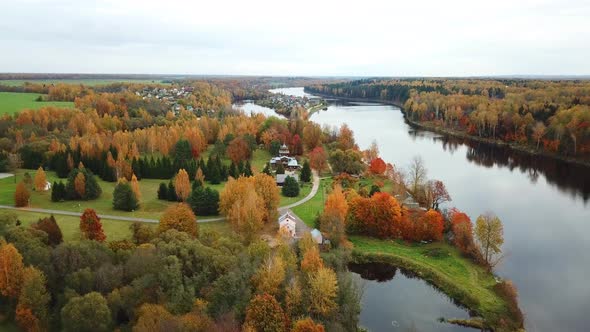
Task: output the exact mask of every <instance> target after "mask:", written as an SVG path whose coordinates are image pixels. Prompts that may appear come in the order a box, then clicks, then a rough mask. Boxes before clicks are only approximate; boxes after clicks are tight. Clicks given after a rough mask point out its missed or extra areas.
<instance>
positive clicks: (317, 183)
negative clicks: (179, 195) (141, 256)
mask: <svg viewBox="0 0 590 332" xmlns="http://www.w3.org/2000/svg"><path fill="white" fill-rule="evenodd" d="M319 187H320V178H319V176H318V174H317V173H316V172H315V171H314V172H313V187H312V188H311V191H310V192H309V194H308V195H307V196H305V197H303V198H302V199H301V200H299V201H297V202H295V203H292V204H289V205H285V206H281V207H279V209H278V210H279V212H285V211H287V210H289V209H291V208H293V207H296V206H298V205H301V204H303V203H305V202H307V201H309V200H310V199H312V198H313V196H315V194H316V193H317V192H318V189H319ZM0 209H6V210H16V211H26V212H37V213H47V214H55V215H63V216H74V217H79V216H81V215H82V213H80V212H72V211H63V210H51V209H39V208H30V207H14V206H10V205H0ZM291 213H293V212H291ZM98 217H99V218H101V219H108V220H123V221H139V222H152V223H157V222H160V221H159V220H158V219H149V218H136V217H126V216H114V215H109V214H98ZM222 220H225V217H215V218H202V219H198V222H200V223H201V222H212V221H222ZM304 225H305V224H304ZM306 227H307V226H306Z"/></svg>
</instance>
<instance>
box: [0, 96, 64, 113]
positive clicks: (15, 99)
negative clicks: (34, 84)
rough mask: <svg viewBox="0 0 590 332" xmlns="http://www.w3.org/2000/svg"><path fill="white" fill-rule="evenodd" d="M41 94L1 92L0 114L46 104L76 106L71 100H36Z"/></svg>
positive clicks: (36, 107) (35, 107)
mask: <svg viewBox="0 0 590 332" xmlns="http://www.w3.org/2000/svg"><path fill="white" fill-rule="evenodd" d="M39 96H41V95H40V94H38V93H20V92H0V115H2V114H5V113H8V114H13V113H16V112H18V111H22V110H23V109H39V108H41V107H45V106H58V107H74V103H72V102H69V101H35V100H36V99H37V98H38V97H39Z"/></svg>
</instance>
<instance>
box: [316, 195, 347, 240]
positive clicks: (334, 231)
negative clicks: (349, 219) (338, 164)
mask: <svg viewBox="0 0 590 332" xmlns="http://www.w3.org/2000/svg"><path fill="white" fill-rule="evenodd" d="M347 213H348V203H347V202H346V197H345V196H344V193H343V192H342V187H340V185H336V186H335V187H334V189H333V190H332V192H331V193H330V195H328V197H327V199H326V203H325V205H324V212H323V213H322V215H321V218H320V229H321V231H322V233H325V234H326V236H327V237H328V238H329V239H330V241H331V242H332V243H334V244H335V245H336V246H337V245H339V244H340V243H342V242H343V241H344V240H345V237H346V235H345V231H346V223H345V222H346V215H347Z"/></svg>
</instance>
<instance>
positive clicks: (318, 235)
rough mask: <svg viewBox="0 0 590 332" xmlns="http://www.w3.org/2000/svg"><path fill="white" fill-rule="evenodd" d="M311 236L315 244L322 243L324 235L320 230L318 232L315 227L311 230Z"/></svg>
mask: <svg viewBox="0 0 590 332" xmlns="http://www.w3.org/2000/svg"><path fill="white" fill-rule="evenodd" d="M311 238H312V239H313V241H314V242H315V243H317V244H322V243H324V237H323V236H322V232H320V230H319V229H317V228H314V229H312V230H311Z"/></svg>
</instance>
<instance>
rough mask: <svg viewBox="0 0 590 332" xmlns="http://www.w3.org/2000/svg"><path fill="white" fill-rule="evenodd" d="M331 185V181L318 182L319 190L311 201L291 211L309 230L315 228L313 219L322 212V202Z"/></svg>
mask: <svg viewBox="0 0 590 332" xmlns="http://www.w3.org/2000/svg"><path fill="white" fill-rule="evenodd" d="M331 183H332V179H322V180H321V181H320V188H319V189H318V192H317V194H315V196H313V198H312V199H310V200H309V201H307V202H305V203H304V204H301V205H299V206H296V207H294V208H292V209H291V210H292V211H293V213H295V214H296V215H297V216H298V217H299V218H301V220H303V222H305V224H306V225H307V226H309V227H311V228H314V227H315V226H314V222H315V218H316V216H317V214H318V213H320V212H322V211H323V210H324V200H325V197H326V196H327V193H328V190H329V188H330V184H331ZM308 193H309V192H308ZM306 195H307V194H306Z"/></svg>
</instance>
